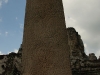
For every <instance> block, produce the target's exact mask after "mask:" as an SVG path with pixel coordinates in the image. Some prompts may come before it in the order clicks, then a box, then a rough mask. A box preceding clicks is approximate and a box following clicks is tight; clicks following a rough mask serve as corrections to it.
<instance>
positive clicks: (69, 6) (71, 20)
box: [63, 0, 100, 55]
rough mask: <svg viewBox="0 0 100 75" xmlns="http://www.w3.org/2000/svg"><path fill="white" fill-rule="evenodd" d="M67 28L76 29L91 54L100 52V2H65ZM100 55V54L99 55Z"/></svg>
mask: <svg viewBox="0 0 100 75" xmlns="http://www.w3.org/2000/svg"><path fill="white" fill-rule="evenodd" d="M63 4H64V12H65V19H66V27H74V28H75V29H76V31H78V33H79V34H80V35H81V37H82V40H83V42H84V43H86V44H87V48H86V49H87V50H88V51H89V53H91V52H95V53H96V54H97V51H99V50H100V0H63ZM97 55H100V54H97Z"/></svg>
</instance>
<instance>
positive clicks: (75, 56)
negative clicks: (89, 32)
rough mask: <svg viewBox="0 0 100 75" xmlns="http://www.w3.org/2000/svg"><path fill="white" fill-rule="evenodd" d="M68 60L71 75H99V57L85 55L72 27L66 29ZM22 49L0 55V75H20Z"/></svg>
mask: <svg viewBox="0 0 100 75" xmlns="http://www.w3.org/2000/svg"><path fill="white" fill-rule="evenodd" d="M67 34H68V44H69V47H70V60H71V69H72V73H73V75H100V57H99V58H98V59H97V57H96V56H95V54H94V53H90V54H89V55H86V54H85V52H84V44H83V41H82V39H81V36H80V35H79V34H78V32H76V30H75V29H74V28H72V27H70V28H67ZM21 57H22V47H20V48H19V51H18V53H13V52H12V53H10V54H8V55H0V75H21V71H22V70H21V68H22V65H21Z"/></svg>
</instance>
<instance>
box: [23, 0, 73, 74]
mask: <svg viewBox="0 0 100 75" xmlns="http://www.w3.org/2000/svg"><path fill="white" fill-rule="evenodd" d="M22 49H23V51H22V64H23V71H22V73H23V74H22V75H71V68H70V60H69V47H68V41H67V34H66V25H65V18H64V12H63V5H62V0H27V2H26V13H25V24H24V36H23V44H22Z"/></svg>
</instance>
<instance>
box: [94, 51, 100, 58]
mask: <svg viewBox="0 0 100 75" xmlns="http://www.w3.org/2000/svg"><path fill="white" fill-rule="evenodd" d="M95 53H96V56H97V57H98V58H99V56H100V50H97V51H96V52H95Z"/></svg>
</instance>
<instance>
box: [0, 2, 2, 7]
mask: <svg viewBox="0 0 100 75" xmlns="http://www.w3.org/2000/svg"><path fill="white" fill-rule="evenodd" d="M1 6H2V0H0V8H1Z"/></svg>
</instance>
